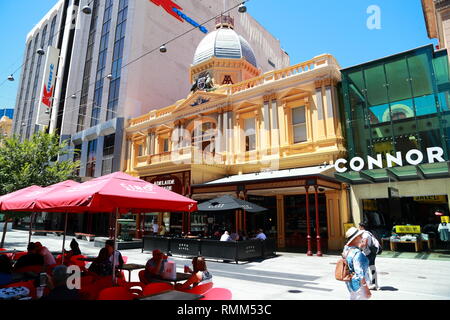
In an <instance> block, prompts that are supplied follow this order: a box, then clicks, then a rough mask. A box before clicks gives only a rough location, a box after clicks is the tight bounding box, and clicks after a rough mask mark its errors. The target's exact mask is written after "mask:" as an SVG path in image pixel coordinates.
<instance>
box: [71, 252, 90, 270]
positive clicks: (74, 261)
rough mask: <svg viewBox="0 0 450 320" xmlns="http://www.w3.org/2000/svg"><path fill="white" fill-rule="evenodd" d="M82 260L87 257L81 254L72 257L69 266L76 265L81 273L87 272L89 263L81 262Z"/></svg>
mask: <svg viewBox="0 0 450 320" xmlns="http://www.w3.org/2000/svg"><path fill="white" fill-rule="evenodd" d="M81 258H86V256H84V255H82V254H79V255H76V256H72V257H71V258H70V260H69V265H76V266H78V267H80V269H81V271H86V264H87V261H83V260H79V259H81Z"/></svg>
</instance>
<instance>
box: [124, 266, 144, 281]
mask: <svg viewBox="0 0 450 320" xmlns="http://www.w3.org/2000/svg"><path fill="white" fill-rule="evenodd" d="M120 269H121V270H127V271H128V275H129V277H128V281H130V282H131V271H133V270H139V269H145V265H143V264H135V263H128V264H124V265H123V266H122V268H120Z"/></svg>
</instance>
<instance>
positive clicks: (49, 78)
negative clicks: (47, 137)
mask: <svg viewBox="0 0 450 320" xmlns="http://www.w3.org/2000/svg"><path fill="white" fill-rule="evenodd" d="M58 61H59V49H57V48H55V47H48V48H47V58H46V60H45V66H44V78H43V79H42V87H41V88H42V89H41V94H40V98H39V104H38V114H37V118H36V124H38V125H41V126H48V125H49V123H50V115H51V110H52V105H53V95H54V93H55V82H56V70H57V68H58Z"/></svg>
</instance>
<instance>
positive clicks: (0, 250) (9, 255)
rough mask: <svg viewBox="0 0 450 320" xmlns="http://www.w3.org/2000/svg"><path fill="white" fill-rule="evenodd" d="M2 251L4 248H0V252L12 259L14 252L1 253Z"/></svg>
mask: <svg viewBox="0 0 450 320" xmlns="http://www.w3.org/2000/svg"><path fill="white" fill-rule="evenodd" d="M2 251H6V249H4V248H0V254H4V255H6V256H7V257H8V258H9V259H12V258H13V256H14V253H2Z"/></svg>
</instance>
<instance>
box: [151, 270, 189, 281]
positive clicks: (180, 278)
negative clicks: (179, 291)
mask: <svg viewBox="0 0 450 320" xmlns="http://www.w3.org/2000/svg"><path fill="white" fill-rule="evenodd" d="M191 275H192V274H190V273H183V272H177V276H176V278H175V279H174V280H172V279H163V278H160V277H155V279H156V280H157V281H158V282H168V283H173V282H175V283H177V282H180V281H186V280H187V279H189V278H190V277H191Z"/></svg>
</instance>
